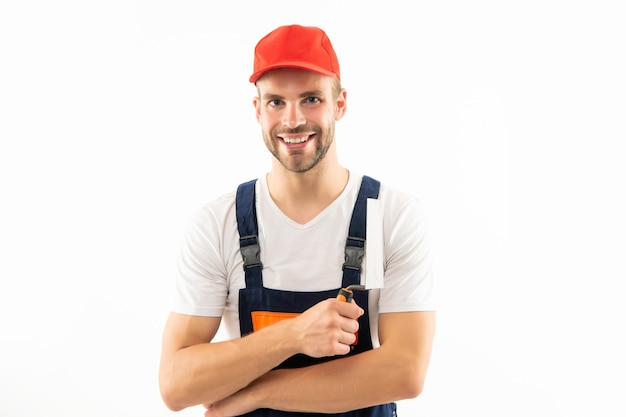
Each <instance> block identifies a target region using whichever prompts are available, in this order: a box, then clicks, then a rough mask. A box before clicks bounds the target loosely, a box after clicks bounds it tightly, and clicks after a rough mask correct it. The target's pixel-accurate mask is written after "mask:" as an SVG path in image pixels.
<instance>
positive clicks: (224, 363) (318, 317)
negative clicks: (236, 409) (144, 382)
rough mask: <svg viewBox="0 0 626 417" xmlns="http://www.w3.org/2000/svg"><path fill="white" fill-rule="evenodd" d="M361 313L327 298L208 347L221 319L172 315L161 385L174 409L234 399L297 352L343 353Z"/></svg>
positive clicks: (357, 309)
mask: <svg viewBox="0 0 626 417" xmlns="http://www.w3.org/2000/svg"><path fill="white" fill-rule="evenodd" d="M361 314H363V310H361V308H360V307H358V306H357V305H356V304H354V303H352V304H348V303H342V302H339V301H337V300H332V299H331V300H326V301H323V302H321V303H319V304H317V305H316V306H314V307H312V308H310V309H309V310H307V311H306V312H304V313H302V314H301V315H300V316H298V317H296V318H294V319H289V320H283V321H282V322H279V323H276V324H275V325H272V326H268V327H266V328H264V329H262V330H260V331H258V332H255V333H253V334H250V335H248V336H245V337H243V338H240V339H236V340H232V341H227V342H219V343H211V340H212V339H213V337H215V334H216V333H217V330H218V327H219V323H220V318H216V317H198V316H188V315H182V314H175V313H172V314H171V315H170V317H169V319H168V321H167V324H166V326H165V330H164V334H163V345H162V353H161V364H160V370H159V384H160V389H161V395H162V397H163V400H164V402H165V404H166V405H167V406H168V407H169V408H170V409H172V410H175V411H178V410H181V409H183V408H186V407H189V406H193V405H198V404H207V403H214V402H216V401H219V400H221V399H223V398H226V397H228V396H229V395H232V394H233V393H235V392H237V391H239V390H240V389H242V388H244V387H246V386H247V385H249V384H250V383H251V382H252V381H254V380H255V379H257V378H259V377H260V376H262V375H264V374H266V373H267V372H269V371H270V370H272V369H273V368H275V367H276V366H278V365H279V364H280V363H281V362H283V361H284V360H285V359H287V358H289V357H290V356H292V355H294V354H296V353H305V354H307V355H309V356H314V357H321V356H330V355H338V354H346V353H347V352H348V351H349V349H350V347H349V345H350V344H351V343H352V342H353V341H354V332H355V331H356V330H357V328H358V322H357V321H356V320H355V319H356V318H358V317H359V316H360V315H361Z"/></svg>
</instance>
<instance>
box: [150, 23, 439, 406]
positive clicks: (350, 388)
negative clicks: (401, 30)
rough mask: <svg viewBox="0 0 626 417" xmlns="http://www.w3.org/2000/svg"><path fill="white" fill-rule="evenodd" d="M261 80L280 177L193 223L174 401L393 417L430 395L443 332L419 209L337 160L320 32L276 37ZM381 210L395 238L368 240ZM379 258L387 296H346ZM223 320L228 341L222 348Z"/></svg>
mask: <svg viewBox="0 0 626 417" xmlns="http://www.w3.org/2000/svg"><path fill="white" fill-rule="evenodd" d="M250 82H252V83H254V84H255V85H256V88H257V92H258V97H256V98H255V99H254V100H253V104H254V108H255V111H256V117H257V120H258V122H259V124H260V125H261V128H262V133H263V139H264V141H265V144H266V146H267V148H268V149H269V151H270V153H271V154H272V155H273V159H272V167H271V170H270V171H269V172H268V173H267V175H265V176H263V177H260V178H258V180H256V181H255V180H253V181H250V182H248V183H245V184H242V185H240V186H239V187H238V188H237V191H233V192H232V193H229V194H227V195H225V196H223V197H221V198H218V199H217V200H215V201H213V202H211V203H209V204H207V205H206V206H205V207H203V209H202V210H200V211H199V213H198V215H197V217H196V218H195V219H194V221H193V222H192V225H191V227H190V230H189V232H188V235H187V239H186V241H185V243H184V245H183V249H182V255H181V258H180V262H179V276H178V279H177V288H178V292H177V296H176V303H175V308H174V311H173V312H172V313H171V314H170V317H169V319H168V321H167V324H166V326H165V330H164V336H163V346H162V358H161V365H160V376H159V380H160V388H161V393H162V397H163V399H164V402H165V403H166V405H167V406H168V407H169V408H170V409H172V410H181V409H183V408H186V407H189V406H193V405H199V404H203V405H205V407H206V408H207V410H206V414H205V415H206V416H207V417H208V416H239V415H249V416H289V415H298V414H299V413H324V415H328V414H331V415H336V416H343V415H345V416H347V415H350V416H362V417H364V416H369V417H374V416H376V417H379V416H380V417H382V416H395V415H396V407H395V403H394V401H397V400H401V399H407V398H413V397H416V396H417V395H419V394H420V392H421V391H422V387H423V384H424V379H425V376H426V371H427V368H428V363H429V359H430V353H431V349H432V343H433V337H434V329H435V313H434V311H433V310H434V309H433V305H432V304H433V301H432V296H431V291H432V285H433V284H432V274H431V269H430V255H429V248H428V243H427V239H426V232H425V227H424V224H423V219H422V215H421V213H420V206H419V203H418V202H417V201H416V199H414V198H413V197H411V196H409V195H407V194H405V193H402V192H400V191H398V190H395V189H392V188H391V187H388V186H385V185H381V184H380V183H379V182H378V181H376V180H375V179H372V178H370V177H367V176H361V175H357V174H355V173H353V172H350V171H348V170H347V169H346V168H344V167H342V166H341V165H340V163H339V161H338V156H337V148H336V143H335V128H334V127H335V122H336V121H338V120H341V118H342V117H343V116H344V114H345V112H346V104H347V101H346V91H345V90H344V89H342V88H341V85H340V70H339V63H338V60H337V57H336V55H335V51H334V50H333V47H332V45H331V43H330V40H329V39H328V37H327V36H326V34H325V33H324V32H323V31H322V30H321V29H319V28H316V27H303V26H299V25H291V26H282V27H279V28H277V29H275V30H274V31H272V32H271V33H269V34H268V35H267V36H265V37H264V38H263V39H261V40H260V41H259V43H258V44H257V46H256V48H255V58H254V73H253V74H252V76H251V77H250ZM375 201H377V202H379V204H380V207H381V210H380V211H382V213H383V215H381V216H380V221H381V222H382V224H381V230H382V232H381V235H382V238H381V239H382V242H378V243H377V242H371V243H368V244H367V245H365V243H366V241H365V238H366V234H365V229H366V227H367V226H368V225H370V224H375V220H373V219H372V218H370V219H366V214H367V209H366V207H367V206H368V205H370V204H374V202H375ZM370 217H372V216H370ZM373 247H380V248H383V249H381V253H383V252H384V253H383V254H382V255H381V256H380V258H382V259H381V263H382V268H381V269H382V270H384V279H383V281H384V285H383V287H382V288H380V289H370V290H369V291H360V290H359V289H355V290H354V291H352V290H351V291H348V293H350V292H352V294H353V295H354V300H352V301H351V302H342V301H340V300H339V299H338V298H337V297H336V295H337V294H338V290H340V289H341V288H342V287H346V286H347V285H354V284H363V280H366V279H367V272H368V271H367V270H365V265H366V263H365V262H364V260H365V259H366V258H367V256H368V255H369V256H371V257H374V256H375V255H376V254H374V253H373V252H370V251H373V249H371V248H373ZM364 248H365V249H364ZM364 256H365V258H364ZM370 275H371V276H372V277H373V272H371V271H370ZM351 288H353V287H351ZM357 288H358V287H357ZM220 325H222V326H224V328H225V330H226V331H227V334H228V335H229V340H227V341H221V342H214V341H213V338H214V337H215V335H216V333H217V331H218V328H219V326H220ZM354 410H358V411H354ZM349 411H350V412H351V413H350V414H347V412H349ZM343 413H346V414H343ZM306 415H313V414H306Z"/></svg>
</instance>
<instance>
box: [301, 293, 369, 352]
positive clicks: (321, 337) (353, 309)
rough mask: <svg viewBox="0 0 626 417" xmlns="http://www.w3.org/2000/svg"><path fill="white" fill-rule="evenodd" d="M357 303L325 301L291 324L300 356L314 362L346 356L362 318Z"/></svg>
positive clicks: (361, 310) (361, 312)
mask: <svg viewBox="0 0 626 417" xmlns="http://www.w3.org/2000/svg"><path fill="white" fill-rule="evenodd" d="M363 313H364V312H363V309H361V308H360V307H359V306H358V305H357V304H356V303H355V302H354V301H352V302H351V303H344V302H341V301H338V300H335V299H334V298H332V299H328V300H324V301H322V302H320V303H318V304H316V305H314V306H313V307H311V308H310V309H308V310H306V311H305V312H304V313H302V314H301V315H299V316H298V317H296V318H294V319H292V320H291V323H290V325H291V327H292V328H293V329H294V330H295V332H296V336H295V337H296V340H297V341H298V343H299V346H300V349H299V351H300V352H301V353H304V354H306V355H308V356H311V357H314V358H320V357H324V356H334V355H345V354H347V353H349V352H350V345H351V344H352V343H354V341H355V340H356V336H355V334H354V333H356V331H357V330H358V329H359V322H358V321H357V319H358V318H359V317H360V316H361V315H363Z"/></svg>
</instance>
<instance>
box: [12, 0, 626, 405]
mask: <svg viewBox="0 0 626 417" xmlns="http://www.w3.org/2000/svg"><path fill="white" fill-rule="evenodd" d="M220 3H223V4H220ZM220 3H217V2H208V1H186V0H183V1H163V0H161V1H148V0H137V1H120V0H112V1H106V2H105V1H99V2H98V1H70V0H61V1H57V2H45V1H19V2H18V1H12V2H11V1H7V2H3V3H2V5H1V6H0V61H1V65H0V140H1V147H0V192H1V196H2V203H1V204H0V214H1V216H0V320H1V322H0V323H1V327H0V349H1V354H0V415H1V416H3V417H4V416H6V417H18V416H34V415H53V416H61V415H62V416H79V415H80V416H83V415H89V416H92V417H98V416H117V417H126V416H129V417H131V416H132V417H143V416H145V417H147V416H150V417H156V416H162V417H165V416H173V415H180V416H201V415H202V411H201V409H200V408H191V409H188V410H184V411H182V412H179V413H172V412H170V411H169V410H167V409H166V408H165V406H164V405H163V403H162V402H161V399H160V396H159V394H158V387H157V367H158V358H159V351H160V337H161V330H162V327H163V323H164V320H165V317H166V315H167V312H168V307H169V300H170V294H171V291H172V285H173V275H174V269H175V262H176V258H177V255H178V248H179V244H180V239H181V236H182V233H183V230H184V227H185V226H186V224H187V222H188V220H189V219H190V216H191V214H192V213H193V212H194V211H195V210H196V209H197V208H198V207H200V205H202V204H204V203H205V202H207V201H208V200H210V199H212V198H213V197H216V196H218V195H220V194H221V193H223V192H224V191H227V190H230V189H232V188H233V187H234V186H235V185H236V184H238V183H239V182H241V181H243V180H247V179H250V178H252V177H254V176H258V175H260V174H262V173H263V172H265V171H266V170H267V169H268V168H269V161H270V160H269V154H268V153H267V151H266V150H265V148H264V146H263V145H262V139H261V136H260V132H259V128H258V126H257V124H256V121H255V119H254V115H253V108H252V105H251V98H252V96H253V94H254V89H253V88H252V86H251V85H250V84H249V83H248V82H247V78H248V76H249V75H250V73H251V66H252V50H253V47H254V45H255V43H256V41H257V40H258V39H259V38H260V37H261V36H263V35H264V34H266V33H267V32H269V31H270V30H271V29H273V28H274V27H276V26H278V25H282V24H290V23H300V24H305V25H309V24H310V25H317V26H320V27H322V28H324V29H325V30H326V31H327V33H328V34H329V36H330V38H331V40H332V42H333V44H334V45H335V48H336V50H337V52H338V54H339V59H340V62H341V65H342V78H343V82H344V86H345V87H346V88H347V89H348V99H349V110H348V113H347V115H346V117H345V118H344V120H342V121H341V122H340V123H339V125H338V130H337V134H338V136H337V141H338V144H339V151H340V158H341V160H342V163H343V164H344V165H346V166H348V167H350V168H352V169H353V170H355V171H359V172H363V173H367V174H370V175H372V176H375V177H377V178H379V179H381V180H383V181H385V182H388V183H390V184H393V185H395V186H398V187H400V188H404V189H407V190H409V191H411V192H413V193H414V194H415V195H417V196H418V197H419V198H420V199H421V200H422V201H423V202H424V204H425V206H426V208H427V210H428V213H429V217H430V222H431V231H432V235H433V239H434V243H435V253H436V276H437V283H438V284H437V289H438V296H439V306H440V311H439V316H438V317H439V321H438V332H437V337H436V343H435V349H434V354H433V358H432V365H431V368H430V370H429V375H428V379H427V385H426V388H425V390H424V392H423V394H422V396H420V397H419V398H418V399H415V400H411V401H403V402H401V403H400V405H399V407H400V415H401V416H404V417H406V416H417V415H419V416H437V417H450V416H458V415H469V416H481V417H487V416H508V417H513V416H529V415H532V416H568V417H571V416H592V415H593V416H603V417H607V416H624V415H625V414H626V408H625V406H624V405H623V404H624V402H623V394H624V392H625V391H626V384H625V382H624V374H625V373H626V362H625V359H624V352H626V341H625V336H624V317H626V314H625V313H626V308H625V307H624V303H623V301H622V299H623V298H624V290H623V289H622V288H623V284H622V281H623V280H624V278H626V268H625V267H624V253H625V250H626V237H625V236H626V222H625V220H624V213H625V212H626V202H625V191H624V188H625V187H624V179H625V178H626V169H625V168H624V162H623V161H624V157H625V156H626V155H625V152H624V148H623V146H622V144H623V143H624V141H625V140H626V134H625V133H626V128H625V117H624V116H625V114H626V100H625V97H626V82H625V77H624V74H626V62H625V42H624V40H625V39H626V29H625V28H626V26H625V25H624V18H625V17H626V16H625V15H624V12H621V11H620V9H619V8H618V4H619V3H620V2H619V1H612V2H611V1H602V0H598V1H593V2H591V1H553V0H544V1H533V0H531V1H525V2H498V1H486V0H479V1H473V2H469V1H467V2H466V1H460V0H457V1H437V2H434V1H433V2H422V3H413V2H404V1H396V0H391V1H384V2H368V1H356V0H355V1H321V0H318V1H317V2H311V3H306V6H305V4H304V3H299V2H293V1H266V2H253V1H250V2H243V1H229V2H220Z"/></svg>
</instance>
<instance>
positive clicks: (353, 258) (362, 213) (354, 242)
mask: <svg viewBox="0 0 626 417" xmlns="http://www.w3.org/2000/svg"><path fill="white" fill-rule="evenodd" d="M379 190H380V182H379V181H377V180H375V179H373V178H371V177H368V176H367V175H364V176H363V180H362V182H361V188H360V189H359V194H358V196H357V198H356V203H355V204H354V210H353V211H352V219H351V220H350V228H349V230H348V238H347V239H346V249H345V262H344V264H343V281H342V284H341V285H342V286H343V288H346V287H347V286H348V285H352V284H360V283H361V268H362V266H361V264H362V263H363V262H362V261H363V255H364V254H365V229H366V225H367V199H368V198H373V199H376V198H378V192H379Z"/></svg>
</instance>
